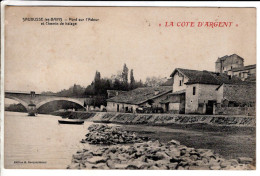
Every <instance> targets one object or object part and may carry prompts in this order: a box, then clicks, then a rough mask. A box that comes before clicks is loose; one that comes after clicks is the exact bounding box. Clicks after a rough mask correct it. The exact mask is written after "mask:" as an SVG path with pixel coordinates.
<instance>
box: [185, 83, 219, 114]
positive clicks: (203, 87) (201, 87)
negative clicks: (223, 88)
mask: <svg viewBox="0 0 260 176" xmlns="http://www.w3.org/2000/svg"><path fill="white" fill-rule="evenodd" d="M193 87H196V94H195V95H193ZM217 87H218V85H209V84H191V85H187V89H186V102H185V103H186V104H185V113H196V112H198V108H199V103H208V100H217V91H216V88H217Z"/></svg>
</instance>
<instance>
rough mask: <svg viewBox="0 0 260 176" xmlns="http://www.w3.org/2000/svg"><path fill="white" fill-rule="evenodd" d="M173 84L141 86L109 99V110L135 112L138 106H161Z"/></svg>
mask: <svg viewBox="0 0 260 176" xmlns="http://www.w3.org/2000/svg"><path fill="white" fill-rule="evenodd" d="M170 92H172V86H159V87H140V88H137V89H134V90H131V91H128V92H124V93H122V94H119V95H118V96H115V97H113V98H109V99H107V107H106V109H107V111H109V112H135V111H136V108H138V107H145V106H146V107H150V106H151V104H152V106H153V107H161V106H162V104H161V103H160V101H161V100H163V99H165V98H166V96H167V94H168V93H170Z"/></svg>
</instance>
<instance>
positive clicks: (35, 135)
mask: <svg viewBox="0 0 260 176" xmlns="http://www.w3.org/2000/svg"><path fill="white" fill-rule="evenodd" d="M59 119H61V117H58V116H52V115H42V114H38V115H37V116H36V117H30V116H27V113H17V112H5V119H4V132H5V134H4V137H5V139H4V140H5V143H4V155H5V156H4V159H5V160H4V161H5V168H6V169H11V168H16V169H33V168H37V169H41V168H44V169H65V168H66V167H67V166H68V165H69V164H70V163H71V159H72V155H73V154H75V153H76V152H77V151H78V150H80V149H82V148H88V149H90V150H91V149H92V148H94V147H96V146H93V145H88V144H82V143H80V142H79V141H80V140H81V139H83V138H85V134H86V133H87V132H88V130H87V129H88V127H89V126H90V125H91V124H92V123H93V122H88V121H85V123H84V125H65V124H63V125H60V124H59V123H58V120H59ZM110 125H113V124H110ZM122 127H123V128H125V130H128V131H135V132H137V134H139V135H146V136H148V137H150V138H151V139H157V140H159V141H161V142H167V141H170V140H172V139H175V140H178V141H180V142H181V144H183V145H186V146H188V147H194V148H206V149H212V150H214V151H216V152H217V153H219V154H221V155H222V156H224V157H225V158H229V159H230V158H236V157H242V156H243V157H251V158H254V157H255V150H256V148H255V145H256V144H255V131H254V130H253V131H251V130H250V129H244V131H243V128H241V129H240V128H239V129H238V130H234V129H233V128H230V127H225V128H223V130H224V129H225V130H224V131H222V128H220V129H218V131H215V130H213V131H204V130H202V129H194V128H192V127H189V128H183V127H181V128H177V127H169V128H168V127H159V126H146V125H122ZM215 128H216V127H215ZM241 130H242V131H241Z"/></svg>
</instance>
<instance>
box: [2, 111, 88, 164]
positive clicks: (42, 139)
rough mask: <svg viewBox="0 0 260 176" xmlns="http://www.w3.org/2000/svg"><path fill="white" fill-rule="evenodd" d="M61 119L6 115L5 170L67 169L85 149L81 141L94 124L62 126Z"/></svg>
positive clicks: (41, 115)
mask: <svg viewBox="0 0 260 176" xmlns="http://www.w3.org/2000/svg"><path fill="white" fill-rule="evenodd" d="M58 119H61V117H58V116H52V115H43V114H38V115H37V116H36V117H31V116H27V113H17V112H5V123H4V128H5V134H4V136H5V144H4V154H5V156H4V158H5V168H6V169H12V168H17V169H22V168H23V169H25V168H30V169H31V168H39V169H40V168H45V169H47V168H48V169H57V168H59V169H63V168H66V167H67V165H68V164H70V162H71V159H72V155H73V154H75V153H76V151H77V150H79V149H81V148H82V147H83V144H81V143H80V142H79V141H80V140H81V139H83V138H84V136H85V134H86V133H87V128H88V126H89V125H91V124H92V122H85V123H84V125H59V124H58ZM84 145H86V144H84ZM25 161H26V163H25ZM30 162H32V163H30ZM37 162H38V163H37Z"/></svg>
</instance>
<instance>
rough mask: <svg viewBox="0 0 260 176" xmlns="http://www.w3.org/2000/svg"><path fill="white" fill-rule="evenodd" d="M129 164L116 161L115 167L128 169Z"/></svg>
mask: <svg viewBox="0 0 260 176" xmlns="http://www.w3.org/2000/svg"><path fill="white" fill-rule="evenodd" d="M127 166H128V164H121V163H116V164H115V169H126V168H127Z"/></svg>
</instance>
